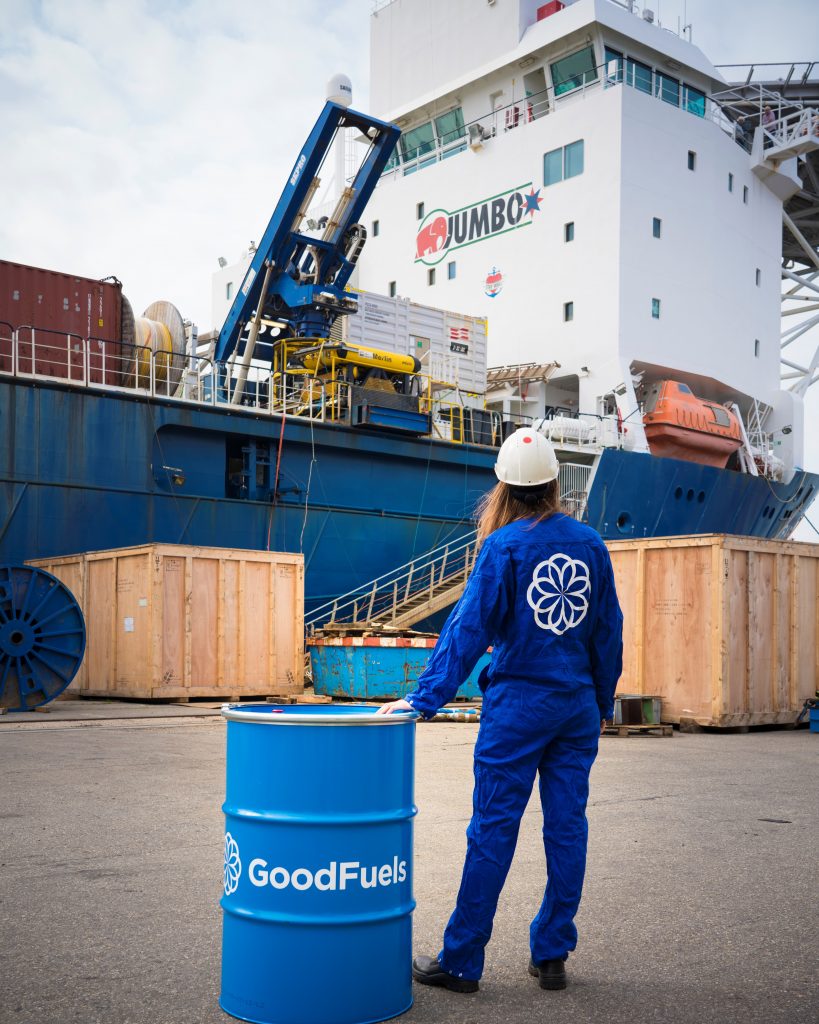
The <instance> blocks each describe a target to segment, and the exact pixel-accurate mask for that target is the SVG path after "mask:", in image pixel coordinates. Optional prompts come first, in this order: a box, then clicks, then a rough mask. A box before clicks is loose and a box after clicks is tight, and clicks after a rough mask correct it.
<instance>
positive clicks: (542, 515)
mask: <svg viewBox="0 0 819 1024" xmlns="http://www.w3.org/2000/svg"><path fill="white" fill-rule="evenodd" d="M559 511H560V485H559V484H558V482H557V480H552V481H551V482H550V483H549V484H547V486H546V488H545V489H544V491H543V496H542V497H541V498H539V500H538V501H537V502H534V503H532V504H529V503H527V502H524V501H519V500H518V499H517V498H515V497H513V495H512V488H511V487H510V486H509V485H508V484H503V483H498V484H495V486H494V487H493V488H492V490H491V491H489V492H488V493H487V494H485V495H484V496H483V497H482V498H481V500H480V501H479V502H478V508H477V514H478V544H483V542H484V541H485V540H486V538H487V537H488V536H489V534H490V533H494V532H495V530H499V529H500V528H501V527H502V526H508V525H509V523H514V522H515V521H516V520H518V519H531V518H532V517H533V516H534V517H535V522H537V523H540V522H542V521H543V520H544V519H548V518H549V516H552V515H554V514H555V512H559Z"/></svg>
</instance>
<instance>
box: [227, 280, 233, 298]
mask: <svg viewBox="0 0 819 1024" xmlns="http://www.w3.org/2000/svg"><path fill="white" fill-rule="evenodd" d="M225 298H226V299H228V300H230V299H232V298H233V282H232V281H228V283H227V284H226V285H225Z"/></svg>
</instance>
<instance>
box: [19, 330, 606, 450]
mask: <svg viewBox="0 0 819 1024" xmlns="http://www.w3.org/2000/svg"><path fill="white" fill-rule="evenodd" d="M0 374H3V375H11V376H15V377H20V378H36V379H42V380H47V381H54V382H59V383H66V384H70V385H72V386H83V387H89V386H90V387H94V388H98V389H103V390H108V391H117V392H125V393H130V394H139V395H142V396H145V397H155V398H161V399H165V400H171V401H182V402H195V403H197V404H199V405H207V406H212V407H218V408H223V409H226V408H231V409H237V408H238V409H242V410H247V411H252V412H254V413H259V414H263V415H269V416H279V415H288V416H298V417H300V418H303V419H306V420H313V421H315V422H321V423H326V422H330V423H345V422H349V415H350V413H349V410H350V405H351V401H350V398H351V391H352V389H353V387H356V386H357V385H352V384H350V383H349V382H347V381H345V380H341V379H328V378H327V377H321V378H318V377H315V376H313V375H312V374H311V373H309V372H307V371H306V370H302V371H291V370H290V369H288V370H286V371H285V372H284V373H280V372H279V371H277V370H274V369H273V368H272V367H271V366H270V365H269V364H261V365H259V364H258V362H254V363H253V364H251V366H250V367H249V369H248V373H247V377H246V379H244V380H242V378H241V376H240V375H239V373H238V370H237V366H236V364H235V362H231V361H227V362H222V363H217V362H215V361H214V360H212V359H211V358H209V357H208V356H195V355H183V354H181V353H170V352H163V351H160V352H154V351H152V349H151V348H150V347H146V346H139V345H131V344H128V343H125V342H118V341H117V342H112V341H108V340H104V339H97V338H82V337H80V336H79V335H76V334H70V333H69V334H63V333H60V332H57V331H48V330H43V329H39V328H33V327H28V326H23V327H19V328H17V329H13V328H12V327H11V325H9V324H5V323H2V324H0ZM414 387H415V393H416V395H417V398H418V410H419V412H422V413H428V414H429V416H430V422H431V435H432V437H433V438H436V439H438V440H442V441H449V442H451V443H453V444H474V445H480V446H485V447H491V448H498V447H500V445H501V444H502V443H503V441H504V440H505V439H506V437H508V436H509V434H510V433H511V432H512V431H513V430H515V429H517V428H518V427H521V426H531V425H532V423H533V418H532V417H531V416H524V415H515V414H512V413H508V412H503V413H502V412H501V411H499V410H495V409H486V408H479V407H477V406H473V405H468V404H463V401H451V400H450V398H451V396H452V394H453V391H454V390H456V389H454V388H453V387H452V385H451V384H449V383H448V382H446V381H442V380H440V379H438V378H436V377H433V376H431V375H424V374H418V375H416V377H415V384H414ZM377 394H378V392H377V391H374V392H373V395H374V397H375V396H377ZM442 395H443V396H445V397H442ZM472 397H474V396H472ZM567 430H568V428H567ZM584 436H585V435H584ZM561 439H562V438H561V437H558V435H555V437H554V440H555V443H558V444H559V443H560V440H561ZM565 440H566V441H567V442H568V441H569V437H568V434H567V436H566V438H565ZM582 446H587V447H592V445H591V444H588V445H585V444H583V445H582Z"/></svg>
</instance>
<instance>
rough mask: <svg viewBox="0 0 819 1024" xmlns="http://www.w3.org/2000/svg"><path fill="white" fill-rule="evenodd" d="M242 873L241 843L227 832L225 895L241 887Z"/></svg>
mask: <svg viewBox="0 0 819 1024" xmlns="http://www.w3.org/2000/svg"><path fill="white" fill-rule="evenodd" d="M241 874H242V862H241V860H240V859H239V844H238V843H237V842H236V840H235V839H234V838H233V836H232V835H231V834H230V832H226V833H225V871H224V875H225V896H230V894H231V893H234V892H236V890H237V889H238V888H239V878H240V876H241Z"/></svg>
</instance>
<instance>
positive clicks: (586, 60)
mask: <svg viewBox="0 0 819 1024" xmlns="http://www.w3.org/2000/svg"><path fill="white" fill-rule="evenodd" d="M551 68H552V84H553V85H554V88H555V96H562V95H563V94H564V93H566V92H571V90H572V89H579V88H580V86H581V85H586V84H587V83H588V82H595V81H596V80H597V68H596V67H595V66H594V47H592V46H587V47H586V48H585V49H583V50H578V51H577V53H572V54H569V56H568V57H564V58H563V59H562V60H556V61H555V62H554V64H552V65H551Z"/></svg>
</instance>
